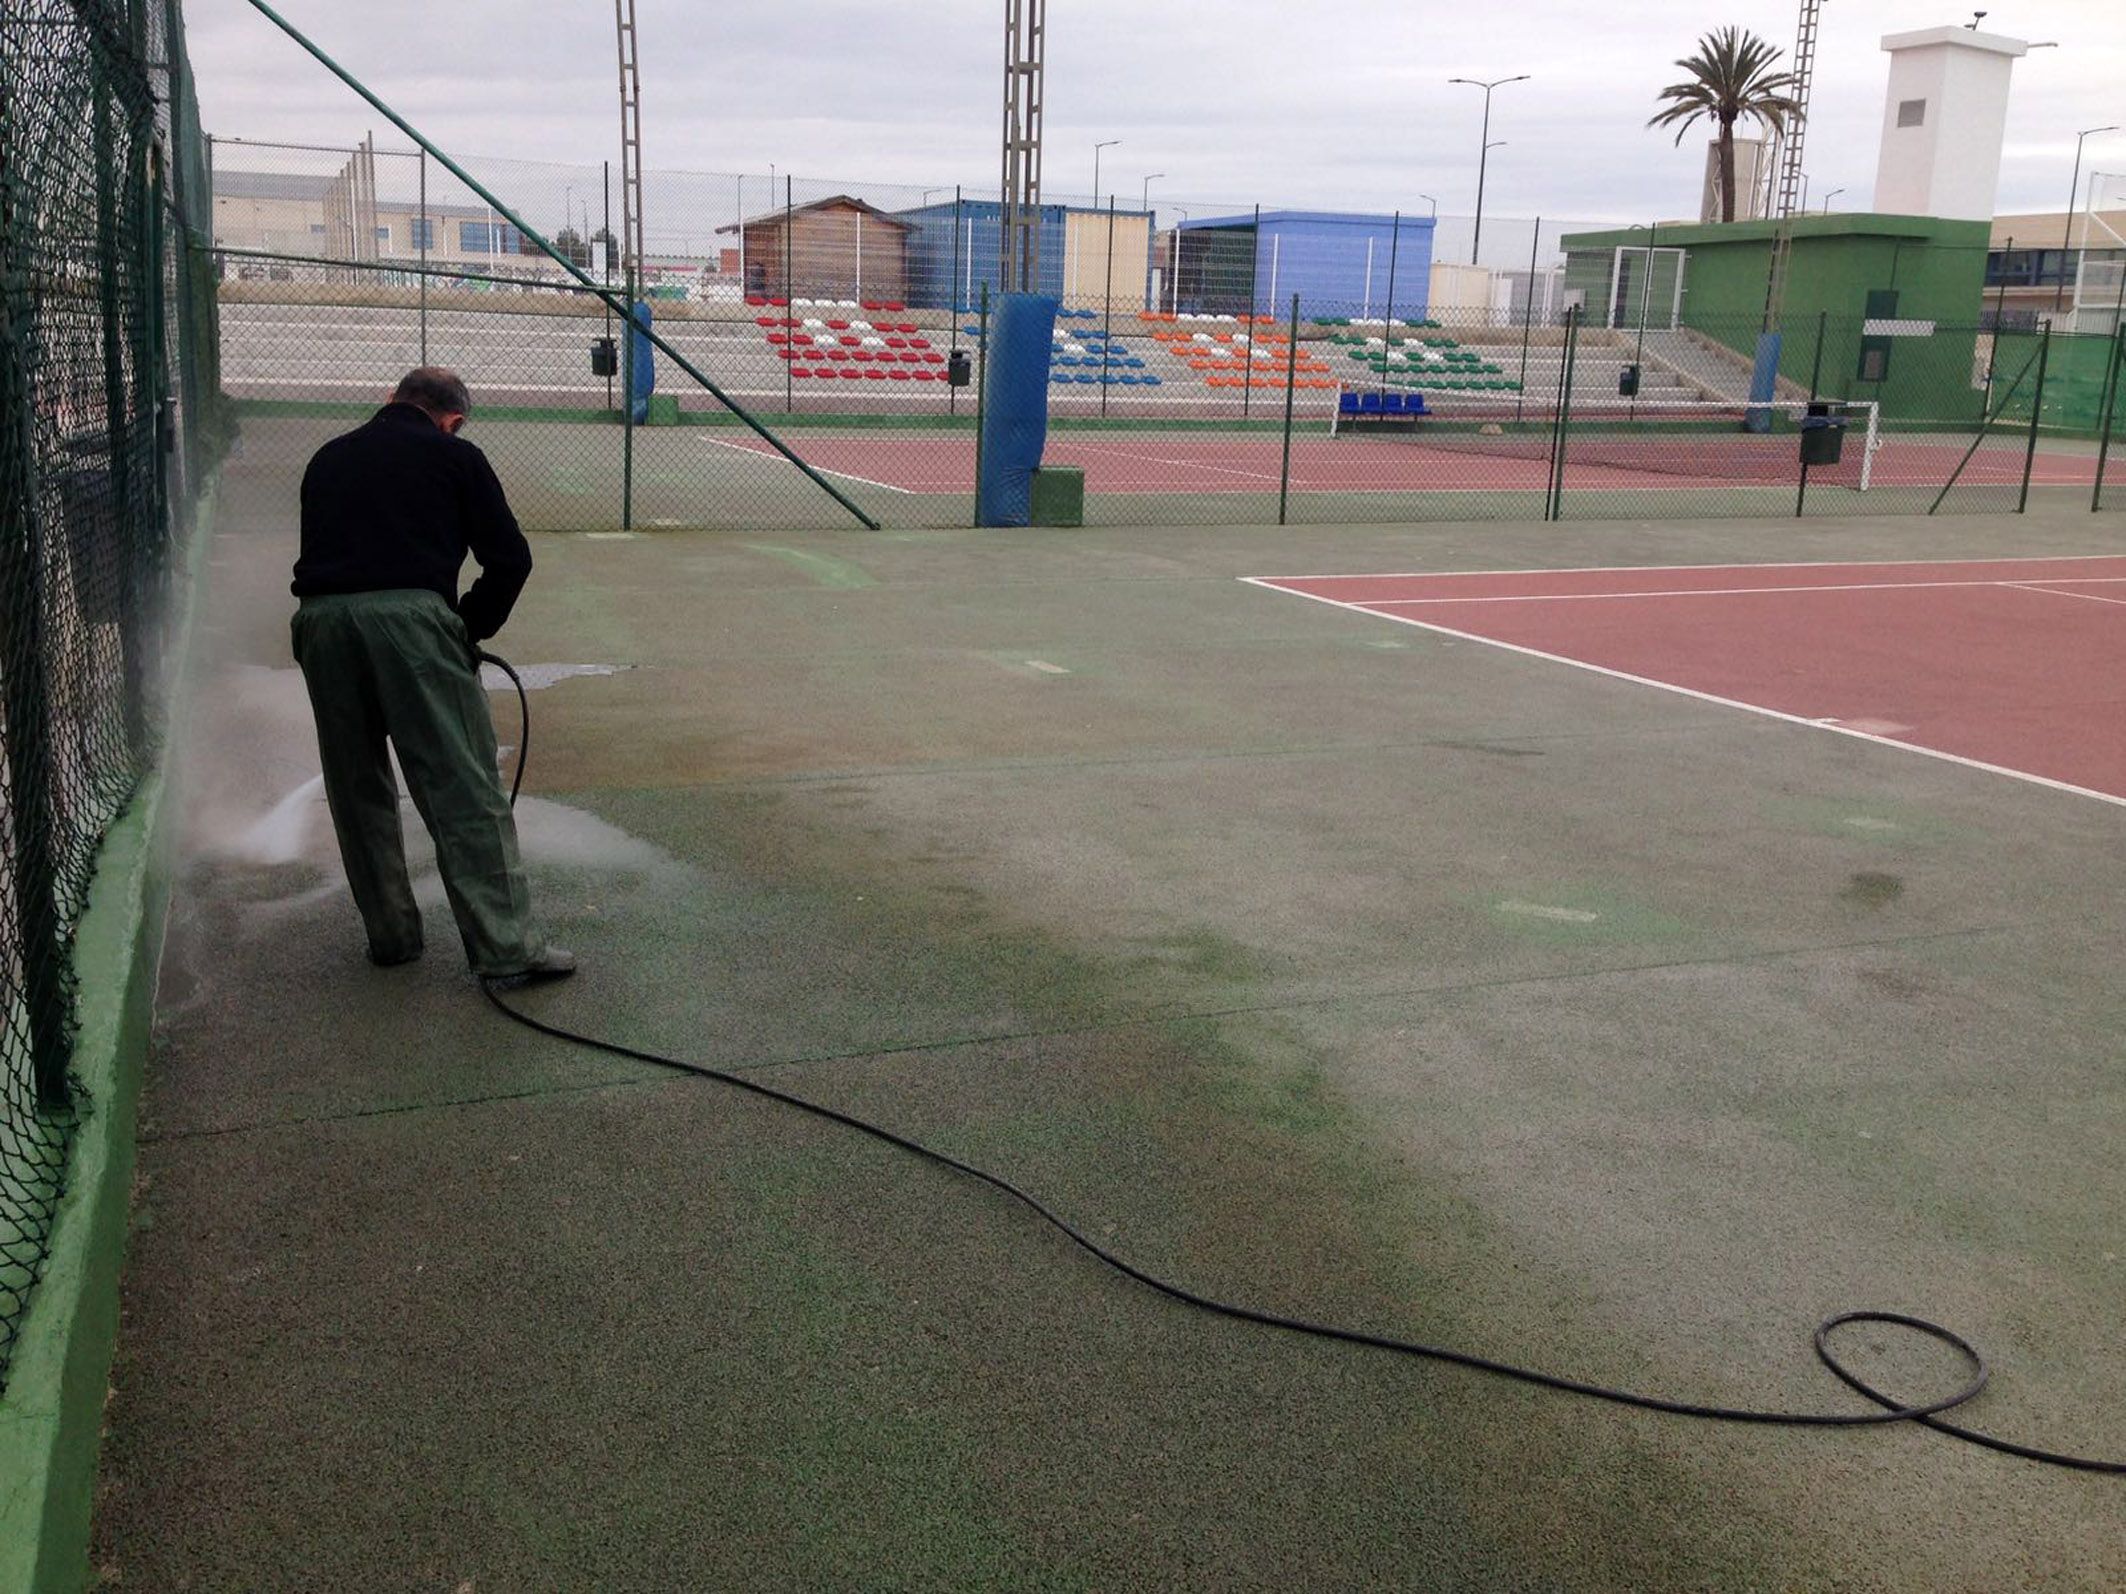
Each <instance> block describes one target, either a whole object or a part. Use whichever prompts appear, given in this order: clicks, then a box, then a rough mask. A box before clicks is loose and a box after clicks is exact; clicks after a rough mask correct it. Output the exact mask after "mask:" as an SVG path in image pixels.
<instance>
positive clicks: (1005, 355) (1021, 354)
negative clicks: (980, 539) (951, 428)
mask: <svg viewBox="0 0 2126 1594" xmlns="http://www.w3.org/2000/svg"><path fill="white" fill-rule="evenodd" d="M1061 302H1062V301H1061V300H1059V299H1058V298H1056V297H1055V296H1054V295H1053V294H1045V293H1007V294H1005V295H1004V296H1003V297H1002V298H1001V299H1000V300H998V301H997V305H996V313H995V314H994V315H992V316H991V317H990V318H989V358H988V360H987V362H986V364H985V367H984V375H985V378H986V381H985V386H984V390H983V394H982V457H981V459H980V460H979V461H977V462H976V475H975V495H974V496H975V505H974V509H975V514H974V518H975V523H976V524H977V525H982V526H1023V525H1025V524H1027V521H1028V517H1029V515H1030V514H1031V512H1032V507H1033V502H1032V501H1033V473H1034V468H1035V467H1036V466H1037V465H1039V464H1040V463H1041V451H1042V449H1043V448H1045V447H1046V446H1047V443H1048V377H1049V371H1048V359H1049V350H1050V348H1051V346H1052V344H1053V342H1054V339H1055V331H1056V311H1057V309H1058V308H1059V307H1060V305H1061Z"/></svg>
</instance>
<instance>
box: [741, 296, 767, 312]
mask: <svg viewBox="0 0 2126 1594" xmlns="http://www.w3.org/2000/svg"><path fill="white" fill-rule="evenodd" d="M767 302H768V296H767V295H766V294H764V293H749V294H747V295H746V303H747V304H750V305H751V306H752V307H753V308H754V309H756V310H759V309H763V308H765V307H766V305H767Z"/></svg>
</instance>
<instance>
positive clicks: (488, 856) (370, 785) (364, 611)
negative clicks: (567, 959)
mask: <svg viewBox="0 0 2126 1594" xmlns="http://www.w3.org/2000/svg"><path fill="white" fill-rule="evenodd" d="M292 630H293V633H294V641H295V661H296V663H297V664H299V665H301V666H302V671H303V680H304V682H305V683H306V684H307V685H308V686H309V688H310V707H311V711H312V712H313V714H314V715H315V716H316V718H317V750H318V756H319V758H320V759H321V761H322V762H323V764H324V772H325V800H326V802H327V803H328V804H329V805H330V807H331V809H332V828H333V830H334V831H335V832H336V833H337V834H338V836H339V843H340V860H341V862H343V863H344V864H345V865H346V868H347V883H348V885H349V886H351V887H352V888H353V890H354V902H355V906H356V907H358V908H359V909H361V913H362V923H363V925H364V926H365V927H366V928H367V929H368V932H369V955H370V956H371V957H372V958H374V959H376V960H377V961H378V962H380V963H393V962H398V961H401V960H403V959H405V958H409V957H412V956H413V955H414V954H416V953H418V952H419V951H420V950H421V914H420V910H419V909H418V908H416V907H415V906H414V901H413V886H412V883H411V882H410V881H409V880H408V879H407V877H406V843H405V837H404V834H403V832H402V831H401V829H400V826H399V791H398V783H397V782H396V781H395V780H394V779H393V778H392V773H391V756H390V753H389V752H388V751H387V750H386V743H387V742H388V743H389V744H390V747H391V748H394V749H396V750H397V752H398V755H399V768H400V769H402V770H403V771H405V774H406V786H407V790H408V792H409V793H410V794H411V795H412V797H413V805H414V807H415V808H416V809H417V810H419V812H420V815H421V819H422V822H423V823H424V824H426V825H427V826H428V833H429V835H430V836H432V837H434V838H435V844H436V866H437V868H438V869H439V870H440V871H441V873H442V876H443V889H444V891H445V892H446V893H447V894H448V895H449V898H450V911H451V912H452V914H453V915H455V916H456V918H457V921H458V934H459V935H460V936H461V937H462V938H463V939H464V942H465V957H466V960H467V961H468V962H469V963H471V965H472V969H473V972H474V973H475V974H481V975H495V974H515V973H518V972H520V971H521V970H523V969H526V968H528V967H530V966H531V965H532V964H533V963H535V962H537V961H538V959H539V958H540V957H541V956H542V955H543V954H544V952H545V950H546V943H545V941H544V939H543V938H542V937H541V936H540V934H539V931H538V927H537V926H536V925H535V924H534V923H533V922H532V914H531V892H530V889H529V888H528V887H527V886H526V884H525V880H524V865H523V862H522V860H521V859H520V858H519V857H518V855H517V826H516V821H515V820H514V819H513V818H512V817H511V815H510V811H509V799H508V798H507V797H506V796H505V795H504V794H503V791H502V784H501V780H500V777H499V775H498V774H497V772H496V769H495V763H496V759H495V727H494V721H493V719H492V718H490V716H489V715H488V712H487V694H486V693H485V692H484V691H482V690H481V687H480V677H479V674H478V670H477V667H476V666H475V664H474V662H473V658H472V646H471V643H470V641H469V640H468V639H467V637H466V634H465V626H464V623H463V622H462V621H460V620H459V619H458V617H457V615H456V614H455V613H453V612H452V610H451V607H450V605H449V604H447V603H445V602H444V601H443V599H442V598H441V597H439V596H438V595H437V594H435V593H433V592H404V591H393V592H357V593H345V594H337V595H334V596H331V597H321V598H304V599H303V600H302V603H301V605H300V607H299V608H298V609H297V610H296V614H295V619H294V622H293V625H292Z"/></svg>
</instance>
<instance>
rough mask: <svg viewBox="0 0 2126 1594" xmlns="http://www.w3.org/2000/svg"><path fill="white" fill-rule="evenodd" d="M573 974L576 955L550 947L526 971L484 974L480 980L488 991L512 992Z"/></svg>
mask: <svg viewBox="0 0 2126 1594" xmlns="http://www.w3.org/2000/svg"><path fill="white" fill-rule="evenodd" d="M575 972H576V954H575V953H573V952H566V951H563V950H562V949H561V948H560V947H558V946H550V947H548V948H547V949H546V950H545V951H544V952H542V953H540V954H539V961H538V962H536V963H534V964H533V965H532V966H531V967H530V968H528V969H519V970H517V972H516V973H514V974H485V975H482V976H481V978H482V979H483V980H484V981H485V982H486V985H487V988H488V989H489V990H490V991H514V990H519V989H521V988H522V987H524V986H527V985H544V984H545V983H546V982H547V981H549V980H565V979H567V978H568V977H569V976H570V975H571V974H573V973H575Z"/></svg>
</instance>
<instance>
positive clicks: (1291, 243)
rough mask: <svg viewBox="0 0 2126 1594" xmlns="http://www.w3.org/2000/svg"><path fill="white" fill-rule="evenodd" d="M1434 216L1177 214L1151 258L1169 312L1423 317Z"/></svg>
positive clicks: (1301, 212) (1269, 212)
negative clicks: (1295, 302)
mask: <svg viewBox="0 0 2126 1594" xmlns="http://www.w3.org/2000/svg"><path fill="white" fill-rule="evenodd" d="M1432 226H1433V223H1432V218H1431V217H1429V216H1399V217H1398V216H1379V215H1363V214H1357V213H1353V212H1347V211H1332V210H1265V211H1263V212H1262V213H1261V214H1260V215H1256V214H1253V213H1250V214H1248V215H1244V216H1210V217H1205V218H1204V219H1202V220H1200V221H1198V220H1189V221H1184V222H1182V223H1181V224H1180V225H1179V226H1177V227H1176V228H1175V229H1174V230H1173V232H1172V233H1171V234H1170V235H1169V236H1168V237H1167V238H1166V239H1165V240H1163V242H1164V243H1165V244H1166V249H1165V251H1164V254H1165V256H1166V258H1164V259H1157V260H1155V265H1156V266H1157V267H1159V268H1160V269H1161V270H1162V272H1163V274H1164V275H1165V277H1166V279H1167V280H1166V281H1165V283H1164V284H1163V287H1164V291H1163V292H1162V293H1161V295H1160V299H1161V303H1162V306H1163V307H1164V308H1166V309H1170V310H1180V311H1184V312H1187V311H1194V312H1199V313H1211V314H1221V315H1245V314H1254V315H1271V316H1278V317H1280V318H1281V317H1282V316H1284V315H1285V314H1286V313H1287V312H1288V311H1289V310H1290V308H1291V303H1292V295H1293V294H1295V293H1296V294H1298V295H1299V308H1300V313H1301V314H1302V315H1305V316H1353V317H1358V316H1366V317H1371V316H1381V315H1395V316H1399V317H1401V318H1402V319H1404V320H1406V321H1415V320H1418V319H1421V318H1422V317H1423V316H1424V314H1425V308H1426V305H1427V303H1428V302H1429V300H1430V298H1431V289H1432Z"/></svg>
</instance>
